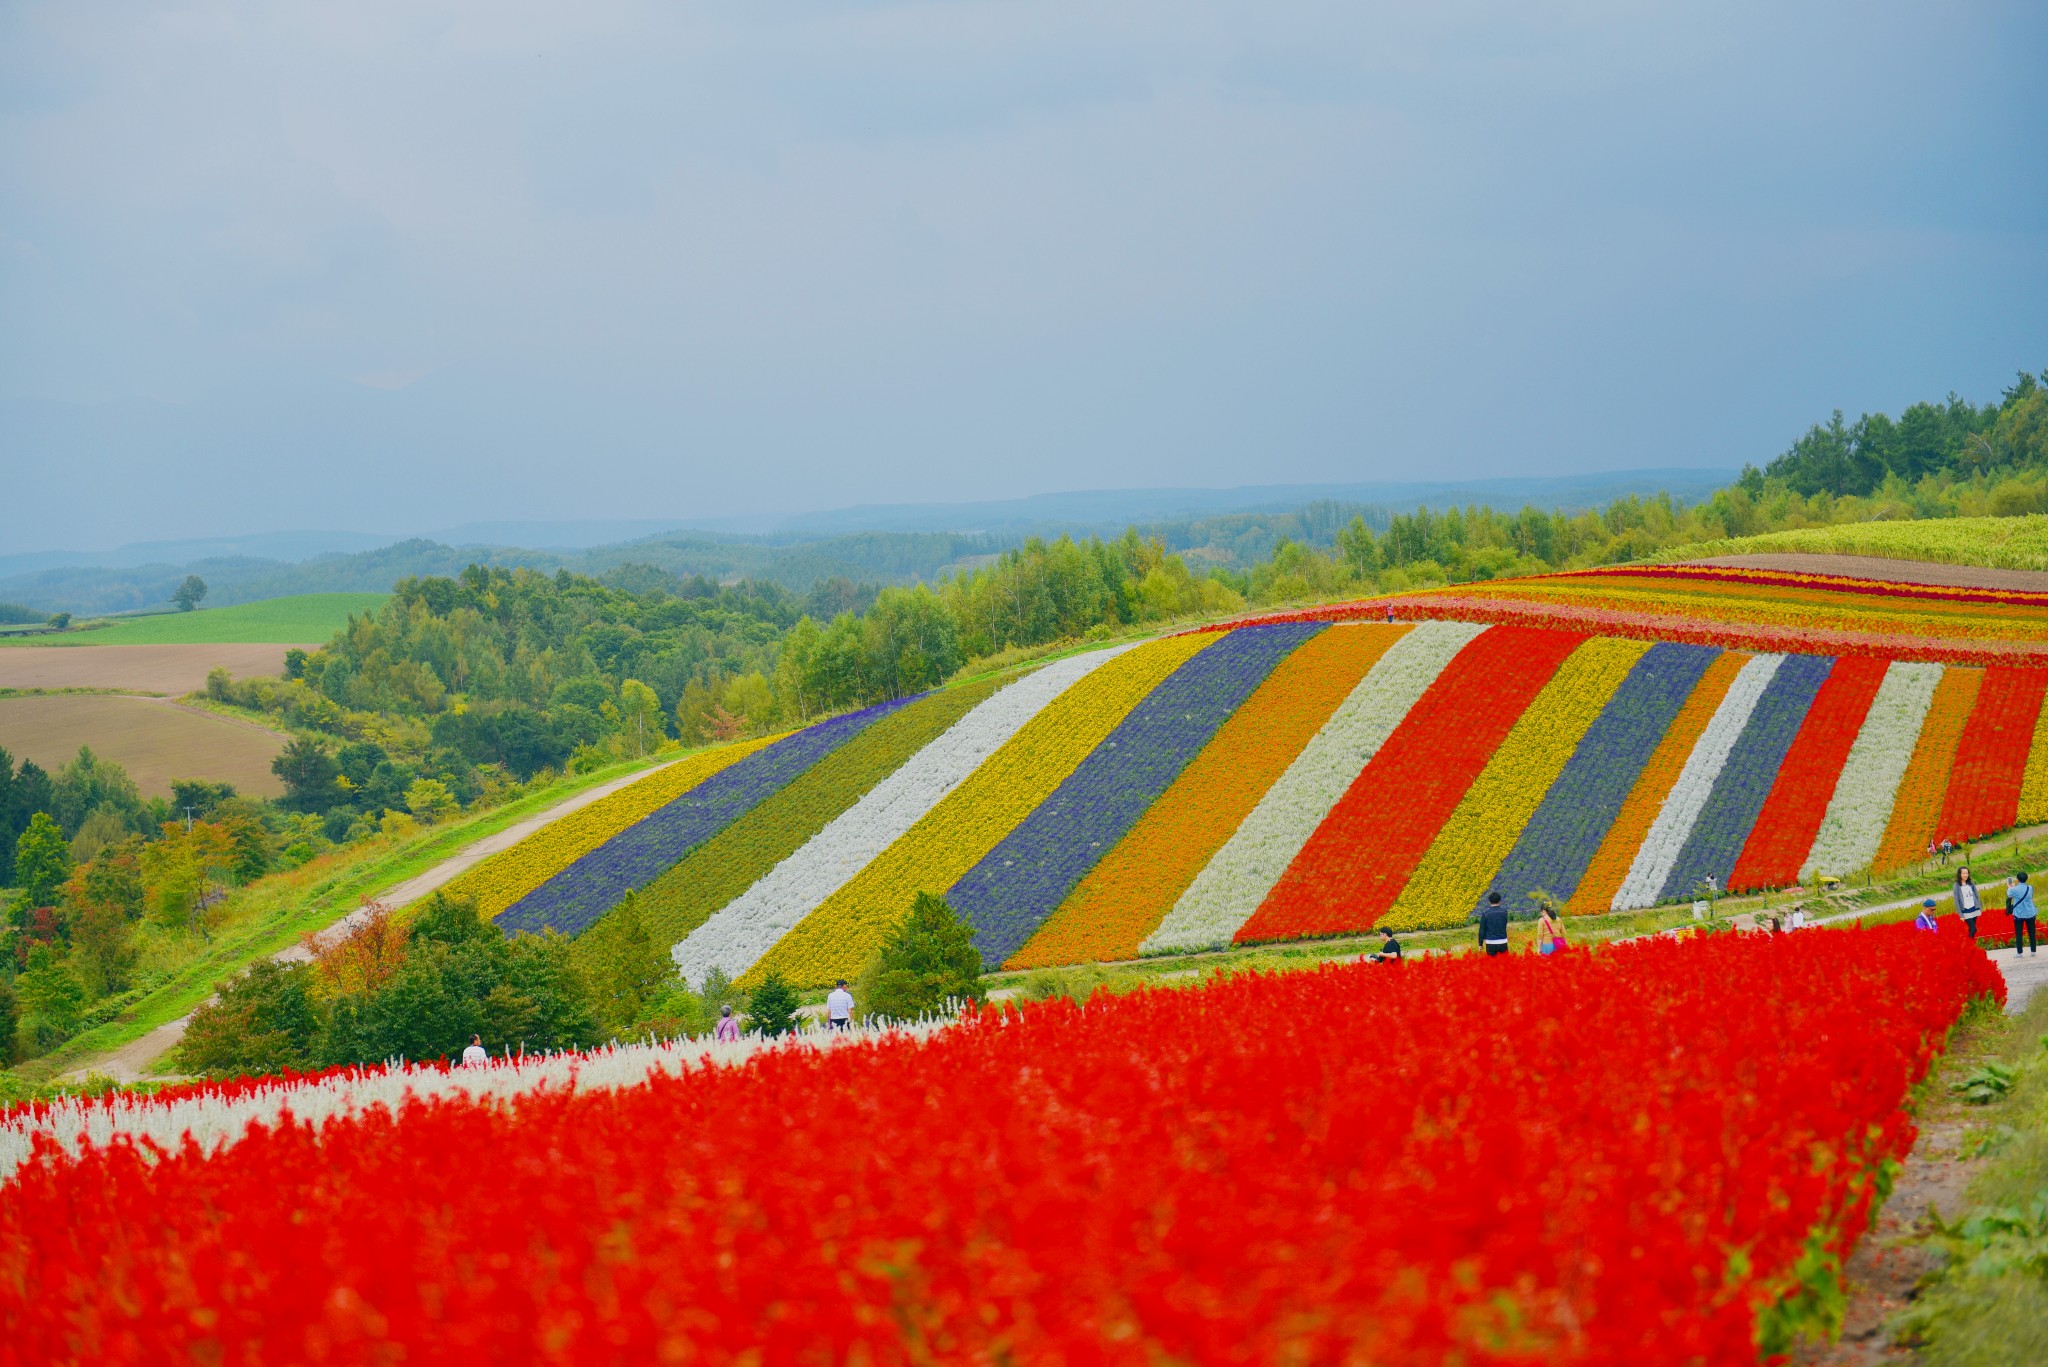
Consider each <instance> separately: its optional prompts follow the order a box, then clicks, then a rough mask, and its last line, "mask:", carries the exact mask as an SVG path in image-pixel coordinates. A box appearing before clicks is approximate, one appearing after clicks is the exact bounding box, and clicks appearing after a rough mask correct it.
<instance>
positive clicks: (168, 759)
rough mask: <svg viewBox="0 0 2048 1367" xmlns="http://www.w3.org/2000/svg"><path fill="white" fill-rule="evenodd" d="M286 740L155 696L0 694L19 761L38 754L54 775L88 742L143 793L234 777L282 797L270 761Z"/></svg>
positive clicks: (240, 787)
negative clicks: (180, 782) (174, 783)
mask: <svg viewBox="0 0 2048 1367" xmlns="http://www.w3.org/2000/svg"><path fill="white" fill-rule="evenodd" d="M106 648H107V649H109V650H119V649H128V648H131V647H121V646H109V647H106ZM132 648H133V649H147V648H148V647H132ZM0 653H5V652H0ZM61 653H62V654H65V655H76V654H79V653H81V652H79V651H77V650H65V651H62V652H61ZM284 743H285V738H284V737H283V736H281V735H279V734H277V733H276V732H275V731H266V730H264V729H263V728H262V727H260V726H254V725H251V724H249V723H248V722H238V721H229V720H228V719H227V718H225V717H216V716H214V715H212V714H211V713H208V712H201V711H197V710H195V709H193V708H189V707H179V706H177V705H176V704H174V703H168V702H159V701H157V700H156V699H154V698H124V697H119V696H113V695H109V694H99V695H97V696H95V695H93V694H89V693H72V694H55V695H49V696H44V697H29V698H0V747H4V748H5V749H7V750H8V751H10V752H12V754H13V755H14V758H15V761H16V762H17V763H19V762H20V761H21V760H24V759H32V760H34V761H35V762H36V763H37V764H40V765H42V766H43V768H45V769H48V770H50V771H51V772H52V773H54V772H56V771H57V769H59V768H60V767H62V766H63V765H65V764H67V763H69V762H70V760H71V759H72V757H73V756H75V755H76V754H77V753H78V747H79V746H81V745H89V746H91V747H92V752H93V753H94V754H96V755H98V756H100V757H101V758H103V759H110V760H113V761H114V762H115V763H117V764H119V765H120V766H121V767H122V768H123V769H126V770H127V771H128V775H129V777H131V778H133V779H134V780H135V786H136V787H138V788H140V789H141V790H142V794H143V796H144V797H156V796H162V797H169V796H170V793H171V780H172V779H174V778H203V779H211V780H213V781H214V782H217V783H219V782H226V783H232V784H234V785H235V791H236V792H238V793H246V794H248V795H250V796H252V797H278V796H281V795H282V794H283V793H284V785H283V784H281V783H279V782H278V781H277V776H276V775H275V774H273V773H271V772H270V761H271V760H272V759H273V758H275V757H276V755H277V752H278V751H279V750H282V749H283V748H284Z"/></svg>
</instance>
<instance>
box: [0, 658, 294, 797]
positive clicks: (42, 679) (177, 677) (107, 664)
mask: <svg viewBox="0 0 2048 1367" xmlns="http://www.w3.org/2000/svg"><path fill="white" fill-rule="evenodd" d="M310 648H311V647H308V649H310ZM290 649H291V647H290V646H276V645H202V646H191V645H178V646H6V647H0V688H124V689H131V690H133V691H135V692H138V693H164V694H170V695H173V696H175V695H177V694H180V693H190V692H192V691H193V690H194V689H198V688H203V687H205V685H206V671H208V670H209V669H212V668H213V667H214V666H215V665H225V666H227V671H228V673H230V674H233V675H234V676H235V677H236V678H244V677H246V676H248V675H251V674H269V675H273V676H274V675H278V674H282V673H283V672H284V653H285V652H286V651H287V650H290ZM37 763H41V761H40V760H38V761H37ZM180 777H183V775H180Z"/></svg>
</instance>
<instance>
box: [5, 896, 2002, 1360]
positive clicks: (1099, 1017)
mask: <svg viewBox="0 0 2048 1367" xmlns="http://www.w3.org/2000/svg"><path fill="white" fill-rule="evenodd" d="M1980 994H1990V995H1991V996H1993V997H1994V998H2002V996H2003V984H2002V981H2001V980H2000V978H1999V976H1998V974H1997V973H1996V971H1995V970H1993V969H1992V968H1991V966H1990V965H1989V964H1988V963H1987V961H1986V959H1985V957H1984V956H1983V955H1982V954H1981V953H1979V952H1977V951H1976V950H1975V949H1974V948H1973V947H1971V946H1970V944H1969V943H1968V941H1967V940H1966V939H1965V938H1964V937H1963V936H1962V934H1961V932H1960V929H1959V928H1956V927H1953V926H1950V927H1947V928H1945V929H1944V931H1943V932H1942V933H1941V934H1939V935H1937V936H1932V937H1930V936H1926V935H1924V934H1922V933H1920V932H1916V931H1914V930H1912V929H1911V928H1910V927H1905V926H1892V927H1885V928H1882V929H1877V930H1853V931H1840V932H1837V931H1816V932H1811V933H1806V934H1800V935H1792V936H1777V937H1773V936H1734V935H1724V936H1716V937H1710V938H1703V939H1691V940H1685V941H1679V940H1672V939H1668V938H1665V939H1658V940H1654V941H1648V942H1641V943H1637V944H1631V945H1624V946H1618V947H1614V948H1611V949H1602V950H1599V951H1595V952H1591V953H1581V954H1573V955H1566V956H1563V957H1561V958H1557V959H1541V958H1537V957H1535V956H1519V955H1518V956H1514V957H1511V958H1509V959H1506V960H1486V959H1482V958H1476V957H1469V956H1468V957H1463V958H1459V959H1454V960H1440V959H1439V960H1429V961H1425V962H1421V963H1411V964H1407V965H1404V966H1402V967H1400V968H1395V969H1389V968H1378V967H1368V966H1364V965H1354V966H1348V967H1342V968H1338V967H1325V968H1323V969H1321V970H1317V971H1313V972H1305V973H1294V974H1285V975H1261V974H1248V975H1243V976H1238V977H1232V978H1227V979H1223V980H1220V981H1218V982H1215V983H1212V984H1210V985H1208V986H1205V987H1203V988H1199V989H1190V990H1185V991H1157V990H1154V991H1142V992H1137V993H1133V994H1131V995H1129V996H1124V997H1109V996H1098V997H1096V998H1094V999H1092V1000H1091V1001H1090V1002H1089V1003H1088V1005H1087V1006H1086V1007H1085V1008H1083V1007H1079V1006H1076V1005H1074V1004H1073V1003H1071V1002H1068V1001H1065V1000H1055V1001H1052V1002H1047V1003H1043V1004H1039V1005H1035V1006H1030V1007H1027V1008H1025V1009H1024V1010H1023V1011H1021V1012H1019V1011H1017V1010H1015V1009H1006V1010H989V1011H987V1012H985V1013H983V1014H981V1015H979V1016H969V1017H966V1018H963V1019H962V1020H961V1021H960V1022H958V1023H956V1024H954V1025H953V1026H951V1027H948V1028H943V1029H938V1030H932V1031H928V1032H925V1033H922V1034H894V1035H887V1036H883V1037H879V1038H875V1037H869V1038H866V1039H854V1040H851V1041H846V1042H838V1043H835V1044H833V1045H832V1046H831V1047H814V1046H811V1045H807V1044H797V1045H794V1046H785V1047H771V1048H754V1049H753V1050H752V1052H751V1053H747V1054H746V1055H745V1056H744V1057H735V1058H732V1059H731V1060H730V1061H729V1062H728V1064H727V1066H687V1063H688V1062H689V1060H685V1059H683V1058H682V1057H681V1055H680V1054H677V1055H675V1056H674V1057H669V1056H664V1055H660V1054H659V1053H658V1051H656V1050H652V1049H647V1050H637V1051H636V1050H620V1051H613V1052H612V1053H610V1054H607V1055H604V1056H601V1057H598V1058H594V1059H592V1060H589V1061H588V1062H585V1061H581V1060H554V1061H548V1062H547V1063H545V1064H542V1065H537V1066H536V1067H534V1068H533V1069H531V1070H527V1069H525V1068H523V1067H520V1066H515V1065H501V1066H500V1067H497V1068H492V1069H483V1070H477V1073H476V1074H467V1073H466V1072H465V1071H463V1070H458V1071H457V1072H455V1073H441V1072H434V1071H431V1070H429V1071H427V1072H425V1073H419V1074H406V1073H399V1074H381V1073H380V1074H364V1075H350V1076H342V1077H330V1078H325V1079H317V1080H314V1081H312V1082H309V1083H305V1084H289V1085H286V1086H284V1087H278V1088H268V1089H240V1090H234V1089H231V1090H230V1091H229V1093H228V1094H226V1095H221V1096H209V1095H207V1094H205V1093H203V1092H202V1093H199V1094H188V1095H185V1096H182V1097H172V1098H170V1099H168V1100H163V1101H141V1102H135V1101H128V1102H123V1103H119V1104H108V1103H88V1104H87V1109H93V1108H97V1109H96V1110H95V1112H94V1114H92V1115H88V1116H83V1117H81V1115H80V1114H79V1108H78V1107H75V1106H74V1107H72V1108H70V1109H68V1110H66V1111H64V1112H63V1113H62V1114H57V1113H55V1112H52V1111H48V1110H45V1111H36V1112H31V1113H27V1114H19V1113H18V1114H16V1115H14V1116H9V1117H6V1120H7V1121H8V1122H10V1123H11V1124H12V1126H13V1129H14V1130H16V1131H25V1132H27V1133H28V1134H29V1138H30V1141H31V1142H32V1143H36V1144H37V1147H36V1150H35V1152H34V1153H33V1155H32V1156H30V1157H28V1158H26V1160H25V1161H22V1160H17V1161H16V1163H15V1164H14V1165H13V1166H11V1167H10V1169H9V1171H8V1173H7V1175H6V1177H5V1179H4V1180H5V1181H6V1186H5V1189H4V1198H0V1324H4V1326H5V1330H6V1332H5V1334H4V1336H0V1361H6V1362H23V1363H28V1362H36V1363H44V1362H94V1363H106V1364H127V1363H144V1362H161V1361H204V1362H217V1363H223V1364H238V1363H255V1362H271V1361H294V1362H324V1363H368V1362H394V1361H436V1360H440V1361H473V1360H497V1361H541V1362H572V1361H573V1362H636V1363H637V1362H650V1361H688V1362H703V1363H740V1362H804V1361H854V1362H870V1363H877V1364H891V1363H914V1362H935V1361H948V1362H950V1361H997V1360H1001V1361H1010V1362H1018V1363H1046V1364H1052V1363H1072V1362H1090V1363H1104V1364H1111V1363H1132V1364H1150V1363H1158V1362H1165V1361H1177V1362H1304V1363H1305V1362H1325V1361H1355V1362H1377V1363H1388V1364H1422V1363H1438V1362H1445V1361H1461V1362H1471V1363H1497V1364H1527V1365H1528V1367H1533V1365H1534V1364H1537V1363H1557V1362H1565V1363H1578V1364H1639V1363H1646V1362H1697V1363H1724V1362H1754V1361H1757V1360H1758V1359H1759V1356H1760V1355H1759V1351H1758V1350H1759V1346H1760V1345H1761V1346H1762V1348H1763V1350H1764V1352H1763V1353H1762V1355H1761V1356H1762V1357H1764V1358H1765V1359H1767V1360H1768V1359H1770V1358H1773V1357H1775V1356H1776V1354H1777V1353H1778V1352H1779V1351H1781V1350H1782V1349H1783V1348H1784V1347H1785V1346H1786V1338H1787V1330H1789V1329H1791V1328H1795V1327H1798V1326H1799V1325H1801V1324H1811V1323H1814V1322H1816V1320H1817V1319H1818V1318H1819V1317H1818V1316H1817V1315H1816V1314H1815V1313H1814V1312H1813V1309H1812V1307H1813V1306H1814V1305H1815V1304H1824V1303H1825V1298H1826V1295H1827V1293H1828V1292H1829V1290H1830V1289H1831V1282H1830V1277H1831V1276H1832V1275H1833V1270H1834V1269H1838V1268H1839V1266H1840V1262H1841V1260H1842V1259H1843V1258H1844V1257H1845V1256H1846V1255H1847V1253H1848V1251H1849V1250H1850V1248H1851V1246H1852V1245H1853V1244H1854V1243H1855V1241H1856V1239H1857V1236H1858V1235H1859V1233H1860V1232H1861V1231H1862V1230H1864V1229H1865V1228H1867V1226H1868V1222H1869V1217H1870V1215H1871V1213H1872V1210H1873V1203H1874V1202H1875V1201H1876V1200H1877V1199H1878V1196H1879V1193H1880V1191H1881V1189H1882V1177H1881V1174H1882V1169H1883V1165H1884V1164H1885V1163H1886V1162H1888V1161H1891V1160H1895V1159H1897V1158H1898V1157H1900V1156H1901V1155H1902V1154H1903V1153H1904V1152H1905V1150H1906V1149H1907V1148H1908V1146H1909V1145H1910V1144H1911V1142H1912V1139H1913V1135H1914V1130H1913V1125H1912V1122H1911V1120H1910V1118H1909V1116H1908V1115H1907V1114H1906V1112H1905V1110H1904V1103H1905V1101H1906V1099H1907V1097H1908V1094H1909V1091H1910V1089H1911V1088H1912V1087H1913V1085H1914V1084H1915V1083H1916V1082H1917V1081H1918V1080H1919V1079H1920V1078H1921V1077H1922V1076H1923V1075H1924V1074H1925V1072H1926V1070H1927V1068H1928V1066H1929V1064H1930V1062H1931V1060H1932V1058H1933V1056H1934V1054H1935V1052H1936V1051H1937V1050H1938V1049H1939V1048H1940V1047H1941V1045H1942V1043H1943V1041H1944V1039H1945V1037H1946V1033H1947V1031H1948V1029H1949V1027H1950V1026H1951V1025H1952V1024H1953V1023H1954V1021H1955V1020H1956V1018H1957V1016H1958V1015H1959V1013H1960V1012H1961V1010H1962V1009H1963V1007H1964V1006H1965V1004H1966V1003H1967V1002H1968V1001H1969V1000H1970V999H1971V998H1972V997H1975V996H1978V995H1980ZM1759 1001H1768V1002H1769V1003H1770V1004H1771V1008H1770V1010H1769V1011H1758V1010H1757V1009H1756V1003H1757V1002H1759ZM1787 1039H1795V1040H1797V1041H1799V1047H1798V1048H1797V1049H1795V1050H1790V1051H1787V1050H1786V1049H1785V1048H1784V1041H1785V1040H1787ZM1586 1041H1601V1042H1602V1043H1601V1047H1598V1048H1587V1047H1585V1042H1586ZM725 1048H727V1049H729V1050H736V1051H737V1050H740V1049H743V1048H744V1046H725ZM672 1052H673V1051H672ZM549 1070H552V1071H549ZM529 1071H531V1073H532V1074H533V1075H532V1076H528V1075H527V1074H528V1072H529ZM543 1074H545V1076H543ZM408 1090H410V1091H411V1092H412V1095H411V1096H410V1097H408V1096H407V1092H408ZM180 1123H183V1124H186V1125H187V1127H188V1128H190V1129H191V1130H192V1131H193V1133H192V1137H191V1138H190V1139H189V1140H186V1141H184V1142H179V1141H178V1140H177V1139H176V1138H175V1135H176V1133H177V1131H176V1129H175V1128H174V1127H175V1126H177V1125H179V1124H180ZM59 1130H64V1132H65V1134H64V1136H60V1135H59V1134H58V1133H57V1132H58V1131H59ZM0 1133H6V1131H5V1130H0ZM38 1135H41V1136H47V1137H44V1138H41V1139H40V1140H38V1139H37V1136H38ZM66 1136H68V1137H66ZM152 1137H154V1138H155V1143H154V1144H152V1143H150V1142H148V1141H149V1140H150V1139H151V1138H152ZM82 1140H83V1142H82Z"/></svg>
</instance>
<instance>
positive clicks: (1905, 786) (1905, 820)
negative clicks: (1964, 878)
mask: <svg viewBox="0 0 2048 1367" xmlns="http://www.w3.org/2000/svg"><path fill="white" fill-rule="evenodd" d="M1983 686H1984V671H1983V670H1981V669H1967V668H1960V667H1958V668H1951V669H1947V670H1944V671H1943V672H1942V676H1941V682H1940V683H1939V684H1937V685H1936V686H1935V689H1934V699H1933V701H1932V702H1931V703H1929V704H1928V707H1927V720H1926V722H1925V723H1924V724H1923V725H1922V726H1921V727H1920V740H1919V742H1918V743H1917V744H1916V745H1914V747H1913V758H1912V759H1911V760H1910V761H1908V762H1907V764H1906V773H1905V776H1904V777H1903V778H1901V779H1900V780H1899V796H1898V800H1897V801H1896V802H1894V803H1893V804H1892V817H1891V821H1890V822H1889V823H1888V824H1887V825H1886V826H1885V829H1884V841H1883V843H1882V844H1880V845H1879V846H1878V847H1877V858H1876V859H1874V860H1872V861H1871V866H1870V867H1871V871H1872V872H1873V873H1875V874H1877V875H1878V876H1879V877H1883V876H1884V875H1885V874H1888V873H1892V872H1895V871H1896V870H1899V869H1903V868H1906V867H1908V866H1910V865H1913V864H1917V863H1919V862H1920V861H1921V860H1922V859H1925V858H1926V857H1927V846H1928V843H1929V842H1930V841H1934V840H1939V839H1941V838H1942V836H1944V835H1946V834H1947V832H1946V831H1943V830H1940V829H1939V828H1938V827H1937V826H1936V824H1935V823H1936V822H1938V821H1940V819H1941V807H1942V801H1943V799H1944V798H1945V797H1946V796H1947V794H1948V780H1949V775H1950V774H1951V773H1952V772H1953V771H1954V769H1955V765H1956V747H1957V746H1959V745H1961V744H1962V742H1963V728H1964V727H1965V726H1967V725H1968V724H1969V721H1970V710H1971V709H1972V708H1974V707H1975V706H1976V705H1977V694H1978V692H1979V690H1981V689H1982V688H1983Z"/></svg>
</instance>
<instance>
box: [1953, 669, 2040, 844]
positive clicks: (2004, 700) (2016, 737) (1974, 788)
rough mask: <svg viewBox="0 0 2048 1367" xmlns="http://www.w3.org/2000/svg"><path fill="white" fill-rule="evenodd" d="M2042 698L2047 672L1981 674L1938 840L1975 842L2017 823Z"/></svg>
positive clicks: (1988, 671)
mask: <svg viewBox="0 0 2048 1367" xmlns="http://www.w3.org/2000/svg"><path fill="white" fill-rule="evenodd" d="M2043 694H2048V670H2042V669H2001V668H1998V667H1996V666H1994V667H1992V668H1991V669H1988V670H1986V671H1985V672H1984V687H1983V688H1982V690H1980V691H1979V692H1978V694H1977V705H1976V707H1974V708H1973V709H1971V711H1970V720H1969V724H1968V725H1966V726H1965V727H1964V728H1963V736H1962V741H1961V743H1960V744H1959V745H1958V746H1957V748H1956V762H1955V767H1954V768H1953V769H1952V770H1951V771H1950V775H1949V784H1948V797H1947V799H1946V800H1945V801H1944V802H1943V803H1942V806H1941V820H1940V821H1939V822H1937V823H1936V825H1935V830H1936V831H1937V832H1939V833H1940V834H1941V835H1945V836H1948V837H1949V838H1950V839H1952V840H1975V839H1976V838H1977V837H1978V836H1980V835H1989V834H1990V833H1991V832H1993V831H2002V830H2005V829H2006V828H2007V827H2009V826H2012V825H2015V824H2017V819H2018V816H2019V807H2020V790H2021V788H2022V786H2023V785H2024V784H2025V782H2026V775H2027V759H2028V752H2029V751H2030V749H2031V748H2032V744H2033V739H2034V729H2035V726H2036V725H2037V723H2038V722H2039V720H2040V717H2041V699H2042V696H2043Z"/></svg>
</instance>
